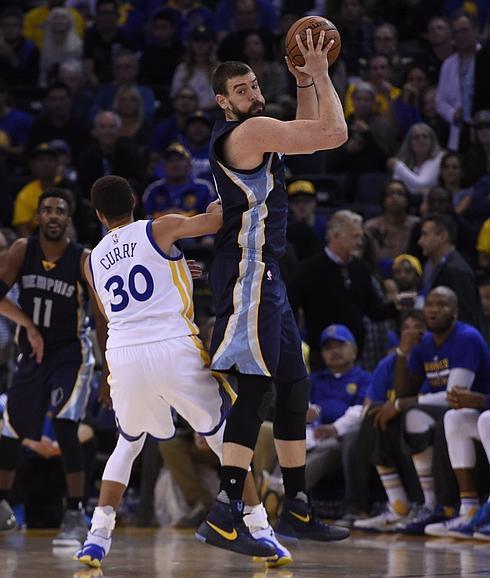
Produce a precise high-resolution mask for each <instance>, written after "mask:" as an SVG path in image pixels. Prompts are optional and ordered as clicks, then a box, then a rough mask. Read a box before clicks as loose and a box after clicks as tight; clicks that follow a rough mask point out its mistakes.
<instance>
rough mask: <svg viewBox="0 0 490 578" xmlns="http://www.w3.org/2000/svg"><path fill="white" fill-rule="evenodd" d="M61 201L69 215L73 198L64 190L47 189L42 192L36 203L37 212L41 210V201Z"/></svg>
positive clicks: (71, 210)
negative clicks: (63, 202) (66, 206)
mask: <svg viewBox="0 0 490 578" xmlns="http://www.w3.org/2000/svg"><path fill="white" fill-rule="evenodd" d="M52 198H54V199H62V200H63V201H65V203H66V204H67V205H68V214H69V215H71V214H72V213H73V197H72V196H71V194H70V193H69V192H68V191H65V189H48V190H47V191H44V193H42V194H41V196H40V197H39V201H38V203H37V210H38V211H39V209H40V208H41V205H42V203H43V201H45V200H46V199H52Z"/></svg>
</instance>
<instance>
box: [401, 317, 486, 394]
mask: <svg viewBox="0 0 490 578" xmlns="http://www.w3.org/2000/svg"><path fill="white" fill-rule="evenodd" d="M455 368H460V369H468V370H470V371H472V372H474V374H475V379H474V382H473V386H472V389H473V390H474V391H479V392H482V393H490V351H489V349H488V345H487V344H486V343H485V340H484V339H483V337H482V336H481V334H480V333H479V331H477V330H476V329H475V328H474V327H472V326H471V325H468V324H467V323H463V322H461V321H456V323H455V325H454V329H453V330H452V331H451V333H450V334H449V336H448V337H447V339H446V340H445V341H444V343H443V344H442V345H441V346H440V347H437V345H436V343H435V341H434V337H433V335H432V333H430V332H428V333H426V334H425V335H424V337H423V338H422V341H421V342H420V344H419V345H417V346H415V347H414V348H413V350H412V352H411V354H410V359H409V370H410V372H411V373H413V374H414V375H417V376H419V377H421V378H424V379H425V378H426V379H427V381H428V382H429V385H430V390H429V391H430V393H437V392H438V391H444V390H445V389H446V388H447V382H448V378H449V373H450V371H451V369H455Z"/></svg>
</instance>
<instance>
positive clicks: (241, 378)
mask: <svg viewBox="0 0 490 578" xmlns="http://www.w3.org/2000/svg"><path fill="white" fill-rule="evenodd" d="M237 380H238V397H237V400H236V401H235V403H234V404H233V407H232V408H231V410H230V413H229V414H228V417H227V419H226V427H225V432H224V435H223V441H224V442H225V443H226V442H229V443H235V444H238V445H242V446H246V447H248V448H250V449H252V450H253V449H254V448H255V442H256V441H257V436H258V434H259V429H260V426H261V425H262V422H263V421H264V419H265V417H266V416H267V414H268V412H269V409H270V407H271V404H272V402H273V400H274V392H273V388H272V380H271V379H270V378H269V377H263V376H257V375H245V374H239V375H238V376H237Z"/></svg>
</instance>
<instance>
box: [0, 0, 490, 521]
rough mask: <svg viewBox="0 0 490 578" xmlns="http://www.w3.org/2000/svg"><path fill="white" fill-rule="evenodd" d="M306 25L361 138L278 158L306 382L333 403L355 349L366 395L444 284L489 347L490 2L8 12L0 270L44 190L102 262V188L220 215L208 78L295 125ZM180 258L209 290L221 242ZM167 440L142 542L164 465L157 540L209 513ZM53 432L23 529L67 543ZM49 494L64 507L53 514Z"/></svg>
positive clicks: (29, 452) (99, 416)
mask: <svg viewBox="0 0 490 578" xmlns="http://www.w3.org/2000/svg"><path fill="white" fill-rule="evenodd" d="M307 14H317V15H325V16H328V18H329V19H330V20H332V21H333V22H334V23H335V24H336V26H337V27H338V29H339V31H340V35H341V38H342V50H341V54H340V57H339V59H338V60H337V62H336V63H335V64H334V65H333V66H332V67H331V69H330V75H331V78H332V80H333V82H334V85H335V87H336V89H337V91H338V93H339V96H340V98H341V100H342V103H343V106H344V111H345V117H346V120H347V124H348V127H349V138H348V141H347V142H346V143H345V144H344V145H342V146H341V147H340V148H338V149H335V150H331V151H320V152H317V153H315V154H312V155H296V156H290V157H288V158H286V166H287V184H288V196H289V206H290V219H289V222H288V252H287V254H286V255H285V257H284V259H283V262H282V267H283V273H284V278H285V280H286V282H287V285H288V290H289V292H290V300H291V302H292V305H293V307H294V309H295V311H296V312H297V313H298V319H299V322H300V325H301V329H302V332H303V337H304V340H305V353H306V355H307V358H308V360H309V365H310V367H311V370H312V372H313V374H312V375H313V377H312V381H313V382H314V383H317V384H318V383H319V382H320V383H321V382H322V379H323V378H322V375H323V374H324V372H325V371H330V370H332V371H334V370H335V363H336V362H335V359H334V360H333V361H332V359H330V358H328V351H327V353H326V350H328V349H329V347H330V346H329V345H328V344H329V342H330V341H332V340H333V341H338V342H339V343H352V344H353V347H354V349H353V352H354V353H351V354H350V355H348V359H347V361H346V360H345V359H344V362H343V365H342V363H341V373H345V372H347V371H351V365H352V364H354V362H356V360H357V362H356V363H357V365H356V367H358V368H359V370H361V368H362V371H363V372H364V373H365V374H366V375H368V376H369V380H371V375H370V372H373V371H374V370H375V368H376V367H377V365H378V363H379V362H380V361H381V360H383V358H385V356H386V355H387V354H388V353H389V352H390V351H391V350H393V348H395V347H397V345H398V344H399V338H400V317H399V308H400V307H399V305H400V303H401V306H402V308H403V307H404V308H405V309H406V310H407V311H408V310H411V309H413V308H414V307H415V309H418V310H420V309H422V308H423V303H424V297H425V296H426V295H427V294H428V292H429V291H430V289H431V288H433V287H435V286H437V285H446V286H449V287H450V288H451V289H453V290H454V291H455V293H456V295H457V297H458V302H459V313H458V315H459V319H460V320H461V321H463V322H465V323H467V324H469V325H472V326H473V327H475V328H476V329H478V331H480V332H481V334H482V335H483V336H484V338H485V339H487V338H488V335H489V332H488V329H489V327H490V74H489V72H490V42H489V32H490V5H489V3H488V1H487V0H473V1H463V0H431V1H430V2H427V1H424V0H396V1H395V0H202V1H199V0H132V1H123V0H67V1H65V2H64V1H62V0H50V1H48V2H39V1H35V0H31V1H29V0H24V1H15V2H13V1H12V2H9V1H8V0H5V1H4V2H2V9H1V12H0V184H1V186H0V226H1V234H0V257H1V254H2V252H5V251H6V249H7V247H8V246H9V245H10V244H11V243H12V242H13V241H14V240H15V239H16V238H17V237H18V236H27V235H30V234H33V233H35V228H36V221H35V214H36V208H37V202H38V199H39V196H40V195H41V193H42V192H43V191H45V190H48V189H51V188H62V189H65V190H67V191H69V193H70V195H71V197H72V199H73V206H74V207H75V209H74V213H73V225H72V231H71V233H70V237H71V238H73V239H75V240H78V241H79V242H80V243H82V244H85V245H86V246H88V247H93V246H95V244H97V242H98V241H99V240H100V239H101V237H102V235H103V230H102V228H101V225H100V223H99V221H98V220H97V218H96V215H95V212H94V211H93V209H92V207H91V205H90V189H91V186H92V184H93V183H94V181H95V180H96V179H97V178H99V177H101V176H103V175H107V174H117V175H121V176H123V177H125V178H127V179H128V180H129V181H130V182H131V184H132V185H133V188H134V191H135V194H136V197H137V199H136V201H137V204H136V216H137V217H138V218H155V217H157V216H159V215H161V214H164V213H166V212H176V211H177V212H181V213H184V214H188V215H191V214H196V213H199V212H204V211H205V209H206V206H207V204H208V203H209V202H210V201H212V200H213V199H214V198H215V197H216V191H215V189H214V183H213V179H212V175H211V174H210V165H209V161H208V147H209V137H210V133H211V130H212V125H213V122H214V120H215V119H217V118H220V117H221V113H220V111H219V109H218V108H217V106H216V102H215V99H214V95H213V91H212V87H211V76H212V72H213V69H214V68H215V66H216V65H217V63H219V62H222V61H225V60H242V61H245V62H247V63H248V64H249V65H250V66H251V67H252V69H253V70H254V72H255V73H256V75H257V78H258V81H259V84H260V87H261V90H262V93H263V94H264V96H265V99H266V103H267V106H266V109H265V114H267V115H270V116H273V117H276V118H279V119H281V120H290V119H293V118H294V115H295V105H296V87H295V81H294V78H293V77H292V76H291V75H290V74H289V73H288V70H287V67H286V64H285V61H284V49H283V45H284V36H285V34H286V32H287V30H288V28H289V26H290V25H291V24H292V23H293V22H294V21H295V20H297V19H298V18H300V17H302V16H304V15H307ZM339 210H340V211H339ZM184 245H185V246H186V256H187V258H194V259H196V260H197V261H198V262H200V263H201V264H202V266H203V269H204V272H205V273H206V272H207V271H208V269H209V265H210V263H211V261H212V256H213V240H212V238H204V239H202V240H200V241H199V242H196V241H192V242H191V241H189V242H185V243H184ZM325 251H327V255H329V257H331V258H334V257H335V256H337V257H338V258H339V259H340V260H341V261H343V262H345V263H347V265H346V266H345V267H342V268H341V274H342V278H341V284H339V286H338V287H337V286H336V285H335V283H333V282H332V277H331V276H330V274H329V270H328V267H323V265H322V261H321V259H322V258H323V256H324V254H325ZM332 256H333V257H332ZM449 256H450V257H449ZM334 260H335V259H334ZM339 287H340V289H339ZM400 294H401V295H400ZM404 294H406V297H405V304H403V301H404ZM414 295H415V296H414ZM11 296H13V297H15V287H14V289H13V291H12V294H11ZM195 301H196V315H197V321H198V323H199V325H200V327H201V335H202V337H203V339H204V341H207V339H208V337H209V335H210V332H211V331H212V315H213V309H212V305H211V297H210V294H209V290H208V288H207V285H206V282H205V276H204V279H203V280H198V281H196V285H195ZM395 302H396V303H397V307H395ZM332 324H334V325H340V326H345V327H346V328H348V330H349V331H350V332H351V337H352V340H351V338H350V337H349V336H348V335H347V337H346V334H344V333H342V332H341V333H340V334H335V335H337V338H336V337H335V335H334V336H333V337H332V338H331V339H328V338H327V337H326V336H325V334H324V330H325V328H327V327H328V326H331V325H332ZM13 335H14V328H13V327H12V326H11V324H9V323H8V322H7V321H5V320H4V319H0V393H2V392H6V391H7V388H8V384H9V381H10V379H11V374H12V371H13V369H14V358H15V345H14V340H13ZM352 355H353V357H352V360H351V359H350V357H351V356H352ZM99 361H100V358H99ZM337 361H338V360H337ZM329 364H330V365H332V367H330V365H329ZM327 368H329V369H327ZM337 369H338V368H337ZM322 372H323V373H322ZM363 375H364V374H363ZM361 377H362V376H361ZM361 377H359V379H361ZM356 379H358V378H357V377H356ZM362 379H364V380H366V379H368V377H366V376H364V377H362ZM362 379H361V380H362ZM356 383H357V382H356ZM349 385H352V384H351V383H349ZM359 387H360V386H359ZM366 388H367V381H365V383H364V385H363V386H362V392H363V395H362V396H361V394H360V393H359V396H360V397H359V396H358V397H356V398H355V400H357V401H355V400H354V397H355V396H354V397H352V399H351V398H349V400H348V401H345V400H344V402H343V403H344V405H345V404H347V405H346V406H345V407H344V406H342V407H341V408H340V409H338V411H336V412H334V413H335V415H332V416H330V417H331V420H330V422H328V419H329V418H327V416H326V415H323V417H322V418H321V421H323V425H328V423H333V421H335V419H338V417H339V415H341V414H342V413H343V412H344V411H346V410H347V408H348V406H350V405H355V404H359V403H360V404H361V405H362V399H361V398H363V397H364V394H365V393H366ZM95 389H96V380H95V382H94V392H95ZM320 389H321V388H320ZM351 389H352V388H351ZM357 389H358V388H357V385H356V388H355V392H354V393H356V392H357ZM356 395H357V393H356ZM359 400H361V401H360V402H359ZM319 405H320V406H321V403H320V404H319ZM315 407H316V406H315ZM342 408H343V409H342ZM339 411H340V414H339ZM327 413H328V412H327ZM317 417H318V416H317ZM311 419H312V420H313V421H315V416H314V415H312V416H311ZM85 421H86V423H84V424H83V425H84V429H83V430H82V431H81V433H80V435H81V436H84V437H83V439H84V442H85V443H84V447H85V448H86V452H87V464H88V466H87V467H88V469H89V473H90V475H89V481H90V484H89V487H88V488H87V492H88V494H89V497H90V496H95V485H96V483H97V480H98V478H100V473H101V468H102V467H103V464H104V462H105V459H106V458H107V455H108V453H110V450H111V448H112V446H113V444H114V442H115V426H114V420H113V417H112V415H111V413H110V411H109V410H107V409H105V408H103V407H100V406H99V405H98V403H97V396H96V394H95V393H94V396H93V400H92V403H91V404H89V410H88V413H87V419H86V420H85ZM176 421H177V423H178V426H179V427H178V432H179V435H178V436H177V438H176V439H175V440H174V441H172V442H168V443H164V444H161V445H160V452H159V448H158V444H157V443H156V442H153V441H151V440H149V441H148V443H147V447H146V448H145V453H144V455H143V458H142V460H141V464H140V468H139V469H138V470H137V471H136V475H135V476H134V478H133V482H132V488H131V491H130V492H129V495H128V498H127V500H126V502H125V506H124V507H125V508H127V509H128V510H132V511H133V510H134V512H133V514H134V515H135V518H133V522H134V521H136V522H138V523H141V524H151V523H153V521H154V517H155V507H154V503H153V497H154V488H155V483H156V481H157V478H158V477H159V472H160V468H161V464H162V459H161V457H162V456H163V462H164V463H165V466H166V467H165V470H164V472H165V473H164V474H163V475H160V478H159V482H158V484H157V488H158V487H160V486H161V488H160V489H161V492H160V494H161V495H165V496H167V498H168V499H160V501H159V504H160V506H159V508H160V509H158V508H156V510H157V513H158V516H159V518H160V521H167V522H168V521H171V522H174V523H181V524H182V525H184V526H185V525H191V526H192V525H195V524H196V522H197V521H198V519H199V518H201V517H202V513H203V512H205V509H206V507H207V505H209V503H210V501H211V499H212V496H213V495H214V489H213V483H214V484H215V482H216V480H215V479H214V478H212V476H211V479H207V481H206V482H205V483H204V482H202V479H203V478H202V472H201V471H200V470H199V468H201V469H203V470H204V471H205V472H206V471H208V470H209V466H210V464H211V467H212V468H214V467H215V466H216V462H215V461H214V459H213V458H212V456H211V454H208V453H207V452H206V449H205V444H203V443H202V440H195V439H194V437H193V433H192V432H191V431H190V430H189V429H188V427H187V426H186V424H185V423H183V422H181V421H180V418H178V416H176ZM337 433H338V432H337ZM46 434H47V435H46V439H47V441H46V440H45V442H42V443H41V445H37V446H36V445H33V446H32V447H27V448H26V457H25V464H24V469H22V470H21V471H20V474H19V476H18V482H17V492H18V502H19V503H23V504H24V506H26V505H27V506H28V507H27V509H28V512H29V513H28V520H27V521H28V523H29V525H31V526H35V525H56V516H59V515H60V512H61V509H57V507H58V506H56V504H59V503H61V496H62V495H63V476H62V470H61V465H60V463H59V459H58V457H57V450H56V444H55V442H54V441H53V439H52V437H51V438H50V437H49V432H46ZM321 435H323V434H321ZM319 436H320V433H319V434H318V435H317V438H318V437H319ZM263 437H264V439H263V440H262V441H261V444H262V445H261V448H262V449H263V450H264V451H263V452H262V453H259V457H258V458H257V459H258V463H257V464H256V473H257V479H258V481H259V482H263V481H264V478H267V480H269V482H270V481H271V479H272V478H270V474H271V473H272V471H273V464H271V463H269V462H270V459H271V458H270V456H271V453H272V451H268V450H267V444H268V443H269V442H268V439H269V437H268V435H267V432H266V433H265V434H264V436H263ZM327 437H328V436H327ZM43 443H44V445H43ZM172 444H173V445H172ZM264 448H265V449H264ZM160 454H161V455H160ZM183 456H186V459H184V458H183ZM187 458H188V459H187ZM57 460H58V461H57ZM186 460H187V461H186ZM198 462H202V464H201V465H200V466H199V467H196V464H197V463H198ZM33 464H34V465H33ZM32 468H36V470H38V471H39V472H43V476H44V478H43V479H45V480H46V485H45V486H43V485H41V484H37V486H36V487H35V488H34V487H32V480H33V479H34V478H32V477H31V473H32ZM331 469H332V470H333V471H335V472H336V473H337V474H338V473H339V472H338V470H342V468H341V467H340V468H339V467H332V468H331ZM262 472H266V474H263V473H262ZM322 473H325V472H323V470H322ZM199 475H201V478H199ZM206 475H207V474H205V475H204V477H205V478H206ZM340 475H342V472H340ZM344 475H345V471H344ZM165 476H166V477H165ZM320 478H322V476H320ZM320 478H319V479H316V478H315V477H313V478H312V479H313V481H314V482H315V483H313V481H312V483H311V486H312V487H314V486H315V484H316V487H317V491H319V493H320V495H321V496H323V497H325V495H324V494H325V492H326V488H327V486H329V487H331V485H332V484H331V483H330V484H325V483H324V484H323V486H322V485H321V484H320V481H321V480H320ZM36 479H37V478H36ZM53 480H54V481H53ZM162 480H163V481H162ZM165 480H167V482H165ZM169 480H170V481H169ZM200 480H201V481H200ZM271 483H272V482H271ZM206 484H207V485H209V486H210V487H209V488H208V489H205V488H206ZM269 486H270V484H268V486H267V487H269ZM58 487H59V488H58ZM340 487H341V488H342V491H343V490H344V489H345V484H344V485H342V483H341V484H340ZM47 488H50V490H49V491H48V490H47ZM162 488H163V489H162ZM162 492H163V494H162ZM179 492H180V493H179ZM47 494H49V495H50V496H53V503H55V506H53V507H51V506H50V505H49V504H47V502H46V495H47ZM341 494H342V492H341ZM135 496H138V497H139V498H138V499H136V498H135ZM168 496H170V498H169V497H168ZM327 498H328V500H330V502H332V500H333V499H334V498H335V496H334V497H332V495H330V496H327ZM336 498H338V499H340V500H342V499H343V496H342V495H341V496H340V498H339V496H338V495H337V496H336ZM60 507H61V506H60ZM196 507H197V509H196ZM50 508H51V509H50ZM354 509H355V508H354ZM357 509H361V507H360V506H359V508H357ZM362 509H363V511H367V510H368V509H369V508H368V505H366V504H362ZM53 512H55V514H53ZM196 512H197V514H196ZM342 513H343V512H342V509H340V514H339V515H341V514H342ZM190 514H192V515H190ZM53 515H54V518H53ZM29 516H30V517H29ZM196 516H197V517H196ZM53 520H54V521H53Z"/></svg>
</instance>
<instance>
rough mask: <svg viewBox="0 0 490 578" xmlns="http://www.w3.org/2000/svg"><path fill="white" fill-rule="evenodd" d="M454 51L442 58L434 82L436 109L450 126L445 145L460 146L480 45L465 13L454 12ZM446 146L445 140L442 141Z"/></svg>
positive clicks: (468, 115)
mask: <svg viewBox="0 0 490 578" xmlns="http://www.w3.org/2000/svg"><path fill="white" fill-rule="evenodd" d="M452 33H453V40H454V46H455V48H456V52H455V53H454V54H452V55H451V56H449V57H448V58H446V60H445V61H444V62H443V64H442V67H441V73H440V75H439V83H438V85H437V95H436V105H437V111H438V112H439V114H440V115H441V116H442V118H443V119H444V120H445V121H446V122H447V124H448V125H449V127H450V133H449V140H448V142H447V148H448V149H450V150H458V149H460V150H461V145H463V146H464V147H466V146H467V144H468V137H469V135H468V134H462V132H461V131H466V133H467V132H468V130H469V125H470V124H471V114H472V105H473V103H472V97H473V84H474V65H475V54H476V53H477V51H478V49H479V48H480V45H479V44H478V40H477V32H476V28H475V25H474V23H473V22H472V21H471V20H470V18H468V17H467V16H456V18H455V19H454V20H453V22H452ZM444 145H445V146H446V143H444Z"/></svg>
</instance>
